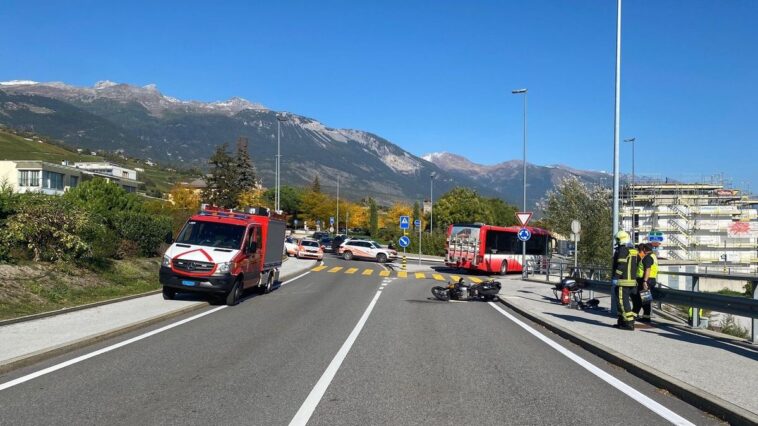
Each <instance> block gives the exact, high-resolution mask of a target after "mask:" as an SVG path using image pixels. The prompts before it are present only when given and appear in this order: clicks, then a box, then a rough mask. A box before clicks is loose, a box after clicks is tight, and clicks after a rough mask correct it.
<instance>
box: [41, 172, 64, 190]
mask: <svg viewBox="0 0 758 426" xmlns="http://www.w3.org/2000/svg"><path fill="white" fill-rule="evenodd" d="M42 187H43V188H46V189H60V190H62V189H63V174H62V173H55V172H48V171H43V172H42Z"/></svg>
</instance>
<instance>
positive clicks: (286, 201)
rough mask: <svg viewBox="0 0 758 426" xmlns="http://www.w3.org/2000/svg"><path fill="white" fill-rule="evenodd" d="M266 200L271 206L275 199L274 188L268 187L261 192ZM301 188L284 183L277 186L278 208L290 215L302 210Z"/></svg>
mask: <svg viewBox="0 0 758 426" xmlns="http://www.w3.org/2000/svg"><path fill="white" fill-rule="evenodd" d="M263 196H264V198H265V199H266V202H267V203H268V204H266V205H270V206H273V205H274V203H275V201H276V189H274V188H269V189H267V190H266V192H264V194H263ZM302 202H303V190H302V189H300V188H295V187H294V186H289V185H284V186H282V187H280V188H279V208H281V209H282V211H283V212H285V213H287V214H290V215H297V214H298V213H299V212H300V211H302V206H301V204H302Z"/></svg>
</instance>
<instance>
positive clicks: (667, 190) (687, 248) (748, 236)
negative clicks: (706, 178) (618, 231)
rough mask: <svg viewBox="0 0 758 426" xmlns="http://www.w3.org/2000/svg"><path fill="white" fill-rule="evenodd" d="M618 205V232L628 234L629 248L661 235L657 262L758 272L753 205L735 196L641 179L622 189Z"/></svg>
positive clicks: (715, 187)
mask: <svg viewBox="0 0 758 426" xmlns="http://www.w3.org/2000/svg"><path fill="white" fill-rule="evenodd" d="M722 181H723V177H722ZM621 203H622V208H621V220H622V227H623V229H627V230H632V231H633V233H632V235H633V241H634V242H635V243H640V242H647V235H648V233H649V232H652V231H661V232H663V233H664V236H665V241H664V243H663V244H662V245H661V247H659V255H660V256H661V258H664V259H665V258H667V259H670V260H673V261H696V262H698V263H722V264H724V266H727V265H728V266H729V267H735V266H742V267H745V268H746V269H747V271H749V272H756V271H758V210H757V209H756V208H757V207H758V200H755V199H754V198H752V197H750V196H749V195H746V194H742V193H741V191H738V190H735V189H729V188H726V187H725V186H724V185H723V183H715V182H714V183H694V184H685V183H678V182H668V181H661V180H657V181H656V180H652V179H646V180H643V181H638V182H635V184H634V185H632V184H627V185H624V187H623V188H622V192H621ZM632 206H634V207H632Z"/></svg>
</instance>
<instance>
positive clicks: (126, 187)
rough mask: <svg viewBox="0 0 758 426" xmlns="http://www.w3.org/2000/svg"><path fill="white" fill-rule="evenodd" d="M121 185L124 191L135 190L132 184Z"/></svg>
mask: <svg viewBox="0 0 758 426" xmlns="http://www.w3.org/2000/svg"><path fill="white" fill-rule="evenodd" d="M121 187H122V188H124V191H126V192H137V188H135V187H133V186H128V185H121Z"/></svg>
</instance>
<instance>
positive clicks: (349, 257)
mask: <svg viewBox="0 0 758 426" xmlns="http://www.w3.org/2000/svg"><path fill="white" fill-rule="evenodd" d="M342 258H343V259H345V260H352V259H353V252H351V251H346V252H344V253H342Z"/></svg>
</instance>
